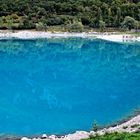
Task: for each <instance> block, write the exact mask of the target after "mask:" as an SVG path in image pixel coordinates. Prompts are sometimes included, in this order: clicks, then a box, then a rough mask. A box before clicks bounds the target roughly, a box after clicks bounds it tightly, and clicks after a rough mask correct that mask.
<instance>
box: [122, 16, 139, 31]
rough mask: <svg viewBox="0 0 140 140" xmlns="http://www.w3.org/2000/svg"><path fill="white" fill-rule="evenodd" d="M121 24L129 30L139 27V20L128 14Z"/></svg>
mask: <svg viewBox="0 0 140 140" xmlns="http://www.w3.org/2000/svg"><path fill="white" fill-rule="evenodd" d="M121 26H122V28H123V29H128V30H131V29H137V28H138V21H137V20H135V19H134V18H132V17H129V16H127V17H125V19H124V21H123V22H122V24H121Z"/></svg>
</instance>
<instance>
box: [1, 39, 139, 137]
mask: <svg viewBox="0 0 140 140" xmlns="http://www.w3.org/2000/svg"><path fill="white" fill-rule="evenodd" d="M139 106H140V45H139V44H138V43H133V44H119V43H112V42H107V41H102V40H91V39H82V38H68V39H45V40H41V39H39V40H3V41H2V40H1V41H0V133H5V134H16V135H34V134H41V133H47V134H64V133H70V132H74V131H76V130H90V129H91V127H92V123H93V122H94V121H96V122H97V123H98V125H100V126H103V125H108V124H111V123H114V122H116V121H118V120H120V119H122V118H124V117H126V116H127V115H130V114H131V113H132V112H133V111H134V109H136V108H139Z"/></svg>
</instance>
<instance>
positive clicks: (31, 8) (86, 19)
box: [0, 0, 140, 29]
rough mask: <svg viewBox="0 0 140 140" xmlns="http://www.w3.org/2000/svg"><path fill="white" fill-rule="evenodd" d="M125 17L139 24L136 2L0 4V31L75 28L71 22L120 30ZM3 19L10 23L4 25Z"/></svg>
mask: <svg viewBox="0 0 140 140" xmlns="http://www.w3.org/2000/svg"><path fill="white" fill-rule="evenodd" d="M128 16H129V17H131V18H133V19H135V21H138V22H139V21H140V0H1V1H0V28H9V25H10V24H13V25H12V28H19V29H21V28H23V29H32V28H38V26H40V25H41V26H43V25H45V26H46V25H47V26H56V25H65V24H66V23H68V25H69V23H72V24H75V23H73V22H72V21H73V20H76V21H80V22H81V23H80V24H81V25H84V26H90V27H94V28H98V27H100V25H103V24H104V23H105V26H106V27H120V26H121V23H122V22H123V21H124V20H126V19H125V18H126V17H128ZM7 18H10V19H11V21H8V23H7ZM101 21H102V22H101ZM138 22H137V24H138ZM38 24H39V25H38ZM78 24H79V23H78ZM71 26H73V25H71ZM74 26H75V25H74ZM41 28H42V27H41ZM129 28H134V26H131V27H130V26H129Z"/></svg>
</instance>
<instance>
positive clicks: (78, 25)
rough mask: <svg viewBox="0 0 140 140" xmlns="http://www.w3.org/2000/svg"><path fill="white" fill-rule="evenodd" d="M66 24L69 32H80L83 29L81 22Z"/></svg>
mask: <svg viewBox="0 0 140 140" xmlns="http://www.w3.org/2000/svg"><path fill="white" fill-rule="evenodd" d="M66 26H67V27H66V28H67V29H68V31H69V32H82V31H83V29H84V26H83V24H82V23H81V22H74V23H72V24H69V25H66Z"/></svg>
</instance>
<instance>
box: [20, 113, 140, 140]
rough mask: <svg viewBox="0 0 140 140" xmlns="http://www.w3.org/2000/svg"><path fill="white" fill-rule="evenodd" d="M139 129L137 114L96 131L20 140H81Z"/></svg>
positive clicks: (139, 116)
mask: <svg viewBox="0 0 140 140" xmlns="http://www.w3.org/2000/svg"><path fill="white" fill-rule="evenodd" d="M139 131H140V115H137V116H135V117H133V118H131V119H130V120H128V121H126V122H124V123H122V124H118V125H115V126H111V127H108V128H103V129H101V130H98V131H97V132H94V131H90V132H86V131H76V132H75V133H73V134H68V135H65V136H59V137H58V136H56V135H50V136H47V135H46V134H43V135H42V136H41V137H36V138H27V137H23V138H21V140H81V139H86V138H89V136H91V135H93V136H94V135H96V134H98V135H104V134H105V133H112V132H129V133H132V132H139Z"/></svg>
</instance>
